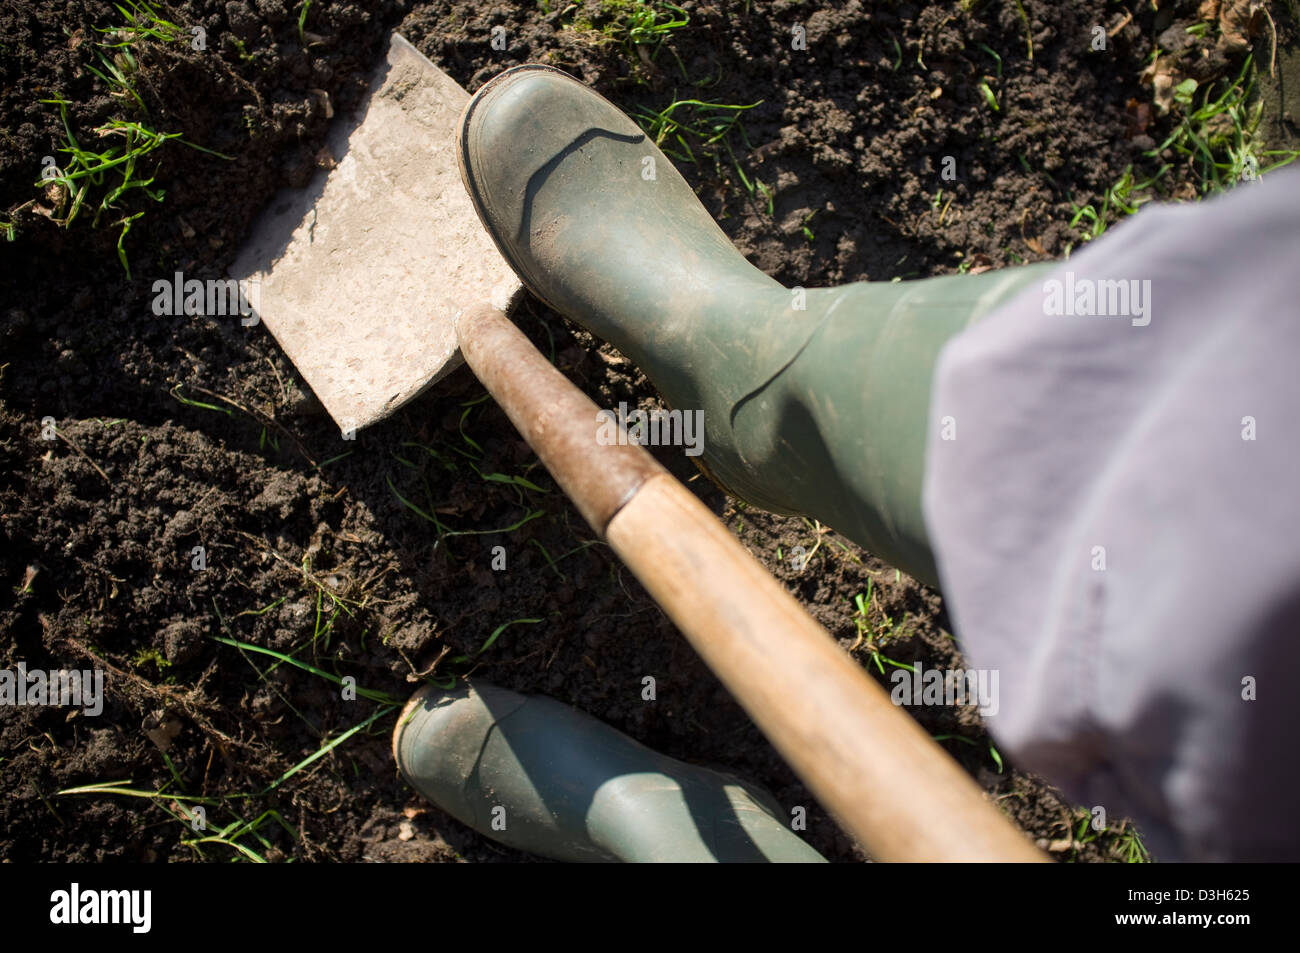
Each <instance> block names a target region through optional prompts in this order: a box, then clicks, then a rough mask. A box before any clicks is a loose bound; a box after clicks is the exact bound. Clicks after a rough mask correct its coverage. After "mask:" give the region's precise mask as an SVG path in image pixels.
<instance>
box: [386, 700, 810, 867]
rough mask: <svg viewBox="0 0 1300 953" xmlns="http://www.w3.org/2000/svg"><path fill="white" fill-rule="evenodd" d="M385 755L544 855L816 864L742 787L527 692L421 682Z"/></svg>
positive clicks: (431, 791) (491, 829)
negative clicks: (447, 688) (389, 752)
mask: <svg viewBox="0 0 1300 953" xmlns="http://www.w3.org/2000/svg"><path fill="white" fill-rule="evenodd" d="M393 757H394V758H395V759H396V760H397V767H398V770H400V771H401V773H402V777H403V778H405V779H406V781H407V782H408V783H409V784H410V785H411V786H412V787H413V788H415V789H416V790H417V791H419V792H420V794H421V795H423V796H424V797H425V798H427V799H428V800H430V801H432V802H433V803H434V804H435V805H437V806H438V807H439V808H441V809H442V810H444V811H446V812H447V813H448V814H450V815H451V816H452V817H454V818H456V819H457V820H459V821H460V822H462V823H463V824H466V825H468V826H469V827H472V828H473V829H474V830H476V831H478V832H479V833H480V834H483V835H484V836H486V837H491V838H492V839H493V840H497V841H500V842H501V843H503V844H507V845H509V846H510V847H515V848H517V849H519V850H524V851H528V852H529V853H533V854H539V855H541V856H543V857H549V858H551V859H553V860H568V861H628V862H641V863H645V862H677V863H692V862H694V863H715V862H723V863H728V862H731V863H734V862H745V861H758V862H769V861H770V862H784V863H819V862H823V861H824V859H823V858H822V856H821V855H820V854H818V853H817V852H816V851H815V850H813V849H812V848H811V847H809V846H808V845H807V844H805V843H804V842H803V841H802V840H800V839H799V837H798V836H797V835H796V834H794V832H793V831H791V830H790V829H789V827H788V826H787V825H786V824H785V823H784V822H783V821H782V820H781V819H780V818H781V811H780V808H779V807H778V806H777V805H776V803H775V802H774V801H773V800H772V798H771V796H770V795H768V794H766V793H765V792H763V791H761V790H760V789H759V788H757V787H755V786H754V785H752V784H749V783H748V782H746V781H742V780H740V779H739V778H735V777H732V776H730V775H727V774H723V773H721V772H718V771H713V770H710V769H708V768H701V767H696V766H694V765H688V764H683V763H682V762H680V761H675V760H673V759H672V758H669V757H666V756H664V755H661V754H658V753H657V752H654V751H651V750H650V749H649V748H647V747H645V746H644V745H641V744H638V743H637V742H635V741H633V740H632V739H631V738H629V737H627V735H624V734H622V733H621V732H618V731H615V730H614V729H613V728H611V727H609V726H608V725H606V724H604V723H602V722H599V721H597V720H596V719H594V718H592V717H591V716H590V715H585V714H583V713H582V712H580V711H575V710H574V709H572V708H569V707H568V706H567V705H562V704H560V703H559V702H556V701H553V700H552V699H549V698H543V697H541V696H537V695H520V694H518V693H516V692H512V691H508V690H506V689H504V688H497V687H495V686H493V685H487V684H485V683H483V682H474V683H468V682H466V683H462V684H461V685H460V686H458V687H457V688H455V689H453V690H451V691H440V690H438V689H434V688H432V687H426V688H424V689H422V690H421V691H419V692H417V693H416V695H415V696H414V697H413V698H412V699H411V701H410V702H409V703H408V704H407V706H406V709H405V710H404V711H403V712H402V717H401V718H399V719H398V720H397V728H396V729H395V730H394V732H393Z"/></svg>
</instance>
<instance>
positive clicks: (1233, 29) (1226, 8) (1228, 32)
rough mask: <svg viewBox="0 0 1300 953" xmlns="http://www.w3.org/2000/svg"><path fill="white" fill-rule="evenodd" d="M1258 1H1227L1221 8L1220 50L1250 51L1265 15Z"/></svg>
mask: <svg viewBox="0 0 1300 953" xmlns="http://www.w3.org/2000/svg"><path fill="white" fill-rule="evenodd" d="M1260 8H1261V4H1260V3H1259V2H1258V0H1227V2H1226V3H1223V4H1222V5H1221V6H1220V7H1219V48H1220V49H1222V50H1223V51H1224V52H1227V53H1241V52H1244V51H1246V50H1248V49H1250V41H1251V38H1252V37H1253V36H1254V35H1255V34H1256V33H1258V32H1259V30H1260V27H1261V26H1262V20H1263V15H1262V14H1261V12H1260Z"/></svg>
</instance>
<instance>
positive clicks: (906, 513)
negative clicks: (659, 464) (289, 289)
mask: <svg viewBox="0 0 1300 953" xmlns="http://www.w3.org/2000/svg"><path fill="white" fill-rule="evenodd" d="M458 155H459V158H460V164H461V174H462V177H463V179H464V181H465V186H466V188H467V189H468V191H469V193H470V196H471V198H472V199H473V201H474V204H475V207H476V208H477V210H478V214H479V217H480V218H481V219H482V220H483V224H484V226H485V227H486V228H487V230H488V232H489V233H490V234H491V235H492V237H493V238H494V239H495V241H496V243H497V246H498V247H499V248H500V250H501V252H502V254H503V255H504V256H505V258H506V260H507V261H508V262H510V264H511V265H512V266H513V267H514V269H515V271H516V272H518V274H519V276H520V278H521V279H522V280H523V282H524V283H525V284H526V285H527V286H528V288H529V290H531V291H532V292H533V293H534V294H536V295H537V296H538V297H539V298H541V299H542V300H543V301H545V302H546V303H547V304H548V305H550V306H551V307H552V308H553V309H554V310H556V311H558V312H560V313H561V314H564V315H567V316H568V317H570V318H572V319H573V320H574V321H576V322H578V323H579V324H581V325H582V326H584V327H586V328H587V329H588V330H590V331H591V332H592V333H594V334H596V335H597V336H599V337H601V338H604V339H605V340H607V341H609V342H610V343H612V344H614V345H615V346H616V347H618V348H619V350H620V351H622V352H623V353H624V354H626V355H627V356H628V357H629V358H631V359H632V360H633V361H635V362H636V363H637V364H638V365H639V366H640V367H641V369H642V370H643V371H644V372H645V374H646V376H648V377H649V378H650V379H651V380H652V381H653V382H654V383H655V385H656V386H657V387H658V389H659V390H660V392H661V393H662V395H663V397H664V399H665V400H666V401H667V402H668V404H669V406H671V407H673V408H675V409H678V410H683V411H693V410H702V411H703V412H704V455H703V465H702V469H704V470H705V471H706V472H707V473H708V474H709V476H710V477H712V478H713V479H714V480H715V482H717V483H718V484H719V485H721V486H722V487H723V488H724V489H726V490H727V491H728V492H729V493H731V494H732V495H733V496H737V497H740V498H741V499H744V500H747V501H749V502H751V503H754V504H756V505H758V506H760V507H762V508H764V509H768V510H771V511H773V512H777V513H785V514H790V513H800V514H804V515H807V516H812V517H816V518H817V519H819V520H821V521H822V522H824V523H826V524H828V525H829V526H832V527H834V528H835V529H836V530H838V531H839V532H841V533H843V534H844V535H846V536H848V537H849V538H850V539H852V540H854V541H855V542H857V543H859V544H860V545H862V546H863V547H865V548H866V549H868V550H870V551H871V552H874V553H876V554H877V555H879V556H881V557H882V558H884V559H886V560H888V561H889V562H891V563H892V564H893V565H895V566H897V567H899V568H901V569H903V570H905V571H906V572H908V573H910V574H912V575H913V576H915V577H917V578H918V579H921V580H922V581H925V582H928V583H931V584H934V583H935V582H936V581H937V573H936V571H935V567H934V559H933V556H932V555H931V552H930V546H929V543H928V540H927V536H926V531H925V524H924V521H923V519H922V515H921V480H922V474H923V472H924V464H925V459H924V458H925V442H926V435H927V430H928V427H929V424H930V421H929V419H928V418H929V403H930V384H931V377H932V374H933V369H934V364H935V361H936V359H937V356H938V353H939V350H940V348H942V346H943V345H944V343H945V342H946V341H947V340H948V339H949V338H950V337H952V336H953V335H954V334H956V333H957V332H959V331H960V330H961V329H962V328H964V327H965V326H966V325H967V324H969V323H970V322H972V321H974V320H976V319H978V318H980V317H981V316H983V315H984V314H986V313H988V312H989V311H990V310H991V309H992V308H994V307H995V306H997V305H998V304H999V303H1001V302H1004V301H1005V300H1007V299H1008V298H1009V297H1010V296H1012V295H1013V294H1015V293H1016V292H1017V291H1019V290H1020V289H1021V288H1023V287H1025V286H1026V285H1027V284H1028V283H1030V282H1033V281H1035V280H1037V281H1041V280H1042V279H1043V274H1044V268H1049V267H1050V265H1048V266H1043V265H1031V266H1027V267H1023V268H1016V269H1011V270H1007V271H1000V272H989V273H986V274H982V275H977V276H951V277H943V278H931V279H925V280H922V281H911V282H898V283H890V282H870V283H868V282H862V283H859V284H852V285H846V286H843V287H840V288H827V289H815V290H807V291H804V290H803V289H798V288H795V289H786V288H783V287H782V286H781V285H780V284H778V283H777V282H776V281H774V280H773V279H771V278H769V277H768V276H767V275H765V274H763V273H762V272H761V271H759V270H758V269H757V268H755V267H753V266H752V265H751V264H749V262H747V261H746V260H745V258H744V257H743V256H742V255H741V254H740V253H739V252H738V251H737V250H736V248H735V246H733V245H732V244H731V242H730V241H729V240H728V239H727V237H726V235H725V234H723V232H722V230H721V229H720V228H719V227H718V226H717V224H716V223H715V222H714V221H713V219H712V218H711V217H710V216H709V214H708V212H707V211H705V209H704V207H703V206H702V205H701V204H700V202H699V200H698V199H696V197H695V195H694V193H693V192H692V191H691V188H690V186H689V185H687V183H686V181H685V180H684V179H683V178H682V177H681V175H680V174H679V173H678V172H677V170H676V169H675V168H673V166H672V164H671V163H670V162H669V161H668V159H667V158H665V157H664V155H663V153H662V152H660V151H659V149H658V148H656V147H655V145H654V143H653V142H652V141H650V140H649V139H648V138H647V137H646V136H645V134H644V133H643V132H642V131H641V129H640V128H639V127H638V126H637V125H636V123H634V122H633V121H632V120H631V119H629V118H628V117H627V116H625V115H624V114H623V113H622V112H621V111H620V110H619V109H618V108H617V107H615V106H614V105H613V104H611V103H610V102H609V101H607V100H606V99H604V98H603V97H601V96H600V95H599V94H597V93H595V92H593V91H592V90H590V89H588V88H587V87H586V86H583V85H582V84H581V83H579V82H578V81H577V80H576V79H574V78H573V77H571V76H569V75H568V74H566V73H563V72H561V71H559V70H556V69H552V68H550V67H546V66H520V67H516V68H514V69H511V70H507V71H506V72H504V73H501V74H500V75H498V76H496V77H494V78H493V79H492V80H491V81H490V82H488V83H487V84H486V85H485V86H483V87H482V88H481V89H480V90H479V91H478V92H477V93H476V94H475V96H474V97H473V98H472V99H471V100H470V102H469V104H468V105H467V106H466V108H465V112H464V115H463V117H462V119H461V127H460V135H459V149H458ZM696 459H697V462H698V461H699V458H696Z"/></svg>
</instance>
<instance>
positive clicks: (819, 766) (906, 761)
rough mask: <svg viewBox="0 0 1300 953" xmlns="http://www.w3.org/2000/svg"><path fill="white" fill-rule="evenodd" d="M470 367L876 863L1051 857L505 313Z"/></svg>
mask: <svg viewBox="0 0 1300 953" xmlns="http://www.w3.org/2000/svg"><path fill="white" fill-rule="evenodd" d="M457 333H458V335H459V338H460V347H461V351H462V353H463V354H464V355H465V360H466V361H467V362H468V364H469V366H470V367H471V368H472V369H473V371H474V373H475V374H476V375H478V378H479V380H481V381H482V382H483V384H484V385H485V386H486V387H487V389H488V390H489V391H490V392H491V393H492V396H493V397H494V398H496V401H497V403H498V404H500V405H501V407H502V408H503V409H504V410H505V412H506V414H507V416H509V418H510V420H511V422H512V423H513V424H514V425H515V427H516V428H518V430H519V432H520V434H522V435H523V437H524V439H525V440H527V441H528V444H529V445H530V446H531V447H532V448H533V450H534V451H536V453H537V455H538V457H540V458H541V461H542V463H543V464H545V465H546V468H547V470H549V471H550V472H551V475H552V476H553V477H554V478H555V480H556V482H557V483H559V485H560V487H561V488H562V489H563V490H564V491H565V493H567V494H568V495H569V497H570V498H571V499H572V500H573V502H574V504H575V505H576V506H577V507H578V510H579V511H580V512H581V513H582V515H583V517H584V518H585V519H586V520H587V522H589V523H590V524H591V526H592V528H593V529H595V531H596V532H597V533H598V534H600V536H601V537H602V538H604V539H605V540H606V541H607V542H608V543H609V545H610V546H611V547H612V548H613V549H614V551H615V552H616V553H618V555H619V557H620V558H621V559H622V560H623V562H625V563H626V564H627V566H628V567H629V568H630V569H631V570H632V572H633V573H635V575H636V577H637V578H638V579H639V580H641V584H642V585H643V586H645V588H646V590H647V591H648V592H649V593H650V595H651V596H653V597H654V599H655V601H657V602H658V603H659V605H660V606H661V607H662V608H663V610H664V612H665V613H667V615H668V617H669V618H670V619H672V621H673V623H674V624H675V625H676V626H677V628H678V629H680V630H681V632H682V633H683V634H684V635H685V636H686V638H687V639H688V640H689V641H690V643H691V645H692V646H693V647H694V648H695V650H696V652H698V653H699V654H700V656H701V657H702V658H703V659H704V661H705V662H706V663H708V665H709V667H710V668H711V669H712V670H713V672H714V673H715V674H716V675H717V676H718V678H719V679H720V680H721V681H722V683H723V684H724V685H726V687H727V689H728V691H730V692H731V694H732V696H733V697H734V698H735V699H736V700H737V701H738V702H739V703H740V704H741V706H742V707H743V708H744V709H745V711H746V712H748V713H749V716H750V717H751V718H752V719H753V720H754V722H755V723H756V724H757V725H758V726H759V728H760V729H762V731H763V733H764V734H765V735H766V736H767V737H768V739H769V740H770V741H771V742H772V744H773V745H774V746H775V747H776V749H777V751H779V752H780V753H781V755H782V756H783V757H784V758H785V759H786V760H787V761H788V762H789V764H790V765H791V767H793V768H794V770H795V772H796V773H797V774H798V775H799V777H800V778H802V779H803V781H804V783H806V784H807V785H808V787H809V789H811V790H812V792H813V794H815V795H816V796H817V799H818V800H819V801H820V802H821V803H822V804H823V805H824V806H825V807H826V808H827V809H828V810H829V811H830V812H831V813H832V814H834V815H835V817H836V818H837V820H838V821H839V822H840V823H841V824H842V825H843V826H844V827H845V828H846V829H847V830H849V831H850V832H851V833H852V834H854V835H855V836H856V837H857V838H858V839H859V840H860V841H861V842H862V844H863V846H864V847H866V849H867V850H868V851H869V852H870V853H871V855H872V856H873V857H875V858H876V859H879V860H892V861H935V860H947V861H953V860H956V861H994V860H1001V861H1041V860H1046V857H1045V856H1044V855H1043V854H1042V853H1041V852H1039V851H1038V850H1036V849H1035V848H1034V847H1033V845H1031V844H1030V843H1029V841H1028V840H1027V839H1026V837H1025V836H1024V835H1023V834H1022V833H1020V831H1019V830H1017V829H1016V827H1015V826H1014V825H1013V824H1012V823H1011V822H1010V821H1009V820H1007V818H1006V817H1004V816H1003V815H1002V814H1001V813H1000V812H999V811H998V810H997V808H995V807H994V806H993V805H992V804H990V803H989V802H988V801H987V800H985V798H984V796H983V794H982V793H981V792H980V790H979V788H978V787H976V785H975V784H974V782H972V781H971V779H970V778H969V776H967V775H966V774H965V772H963V771H962V770H961V768H960V767H958V765H957V763H956V762H955V761H953V760H952V759H951V758H950V757H948V755H947V754H946V753H945V752H944V751H943V750H942V749H941V748H940V747H939V746H938V745H937V744H935V743H934V741H932V740H931V739H930V737H929V736H928V735H927V734H926V733H925V732H924V731H923V730H922V729H921V727H920V726H919V725H918V724H917V723H916V722H915V721H914V720H913V719H912V718H911V716H909V715H908V714H907V713H906V712H904V711H902V710H901V709H900V708H899V707H898V706H896V705H894V704H893V703H892V702H891V701H890V699H889V696H888V695H887V694H886V693H885V691H884V690H883V689H882V688H881V687H880V686H879V685H878V684H876V683H875V682H874V681H872V680H871V679H870V678H868V677H867V675H866V673H865V672H863V670H862V668H861V667H860V666H858V665H857V664H856V663H854V662H853V660H852V659H851V658H850V657H849V656H848V655H847V654H846V653H845V652H844V651H842V650H841V649H840V648H839V646H837V645H836V644H835V642H834V640H833V639H832V638H831V636H830V634H829V633H828V632H827V631H826V630H825V629H823V628H822V627H821V626H820V625H818V624H817V623H816V622H815V621H814V620H813V619H812V617H811V616H809V615H808V613H807V612H805V611H804V609H803V607H802V606H800V605H799V603H797V602H796V601H795V600H794V598H793V597H791V596H790V594H789V593H788V592H786V591H785V589H783V588H782V587H781V585H780V584H779V583H778V582H777V581H776V579H775V578H773V577H772V575H771V574H770V573H768V572H767V570H766V569H764V568H763V567H762V565H760V564H759V563H758V561H757V560H755V559H754V558H753V557H752V556H751V555H750V554H749V553H748V552H747V551H746V550H745V548H744V547H743V546H742V545H741V544H740V543H739V542H738V541H737V540H736V538H735V537H734V536H732V535H731V533H730V532H728V531H727V529H726V528H725V527H724V526H723V525H722V524H721V523H720V522H719V521H718V520H717V519H716V518H715V517H714V515H713V514H712V513H710V512H709V510H708V508H707V507H705V506H704V504H702V503H701V502H700V501H699V500H698V499H697V498H696V497H695V496H694V495H693V494H692V493H691V492H690V491H689V490H687V489H686V487H684V486H683V485H682V484H681V483H679V482H678V481H677V480H676V479H674V478H673V476H672V475H671V474H669V473H668V471H667V470H665V469H664V468H663V467H661V466H660V465H659V464H658V463H657V462H655V460H654V459H653V458H652V457H651V456H650V455H649V454H648V453H647V452H646V451H645V450H644V449H643V448H641V447H639V446H636V445H631V444H629V445H624V446H602V445H600V444H599V443H598V442H597V439H596V434H597V425H598V419H597V416H596V415H597V407H596V405H595V404H594V403H593V402H592V401H591V400H590V399H589V398H588V397H587V396H586V395H584V394H583V393H582V392H581V391H579V390H578V389H577V388H576V387H575V386H574V385H573V384H572V383H570V382H569V381H568V379H567V378H565V377H564V375H563V374H561V373H560V372H559V371H558V370H556V369H555V368H554V367H553V366H552V365H551V363H550V362H549V361H547V360H546V358H544V357H543V356H542V355H541V354H540V353H538V351H537V350H536V348H534V347H533V346H532V344H531V343H530V342H529V341H528V339H527V338H526V337H525V336H524V335H523V334H522V333H521V332H520V331H519V329H518V328H516V327H515V326H514V324H512V323H511V322H510V320H509V319H508V318H507V317H506V316H505V315H504V314H503V313H501V312H500V311H499V310H497V309H496V308H493V307H491V306H490V305H482V306H478V307H474V308H471V309H469V310H467V311H466V312H465V313H464V314H463V315H461V317H460V318H459V320H458V321H457Z"/></svg>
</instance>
